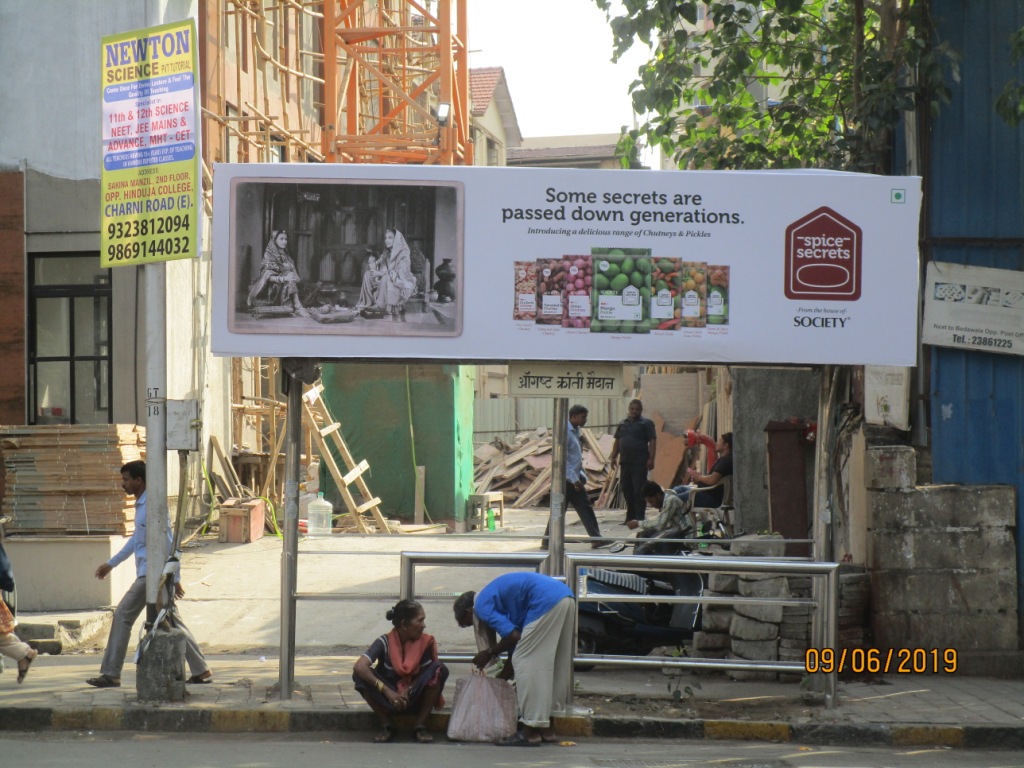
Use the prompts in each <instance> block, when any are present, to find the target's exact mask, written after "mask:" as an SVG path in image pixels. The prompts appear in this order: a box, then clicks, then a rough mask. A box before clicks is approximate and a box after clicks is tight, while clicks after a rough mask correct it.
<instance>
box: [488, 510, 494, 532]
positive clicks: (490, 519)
mask: <svg viewBox="0 0 1024 768" xmlns="http://www.w3.org/2000/svg"><path fill="white" fill-rule="evenodd" d="M487 530H488V531H493V530H494V507H488V508H487Z"/></svg>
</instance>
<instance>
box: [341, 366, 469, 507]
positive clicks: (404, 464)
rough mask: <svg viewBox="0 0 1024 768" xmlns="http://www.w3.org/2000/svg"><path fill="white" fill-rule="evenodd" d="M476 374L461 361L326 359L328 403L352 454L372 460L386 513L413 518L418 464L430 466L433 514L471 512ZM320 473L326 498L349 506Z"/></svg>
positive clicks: (373, 486)
mask: <svg viewBox="0 0 1024 768" xmlns="http://www.w3.org/2000/svg"><path fill="white" fill-rule="evenodd" d="M473 375H474V374H473V369H472V367H470V366H458V365H408V366H406V365H398V364H391V363H330V364H325V365H324V366H323V372H322V377H323V384H324V398H325V400H326V402H327V407H328V408H329V409H330V412H331V414H332V415H333V416H334V418H335V419H337V420H338V422H340V424H341V433H342V435H343V436H344V439H345V442H346V444H347V445H348V448H349V451H350V452H351V453H352V456H353V458H354V459H355V460H356V461H357V462H358V461H361V460H362V459H366V460H367V461H368V462H369V464H370V471H369V473H367V474H366V475H364V478H365V479H366V484H367V486H368V487H369V489H370V491H371V492H372V493H373V494H374V495H375V496H379V497H380V499H381V509H382V511H383V512H384V514H385V516H387V517H393V518H399V519H403V520H412V518H413V509H414V501H415V480H416V475H415V467H416V466H417V465H420V466H425V467H426V495H425V501H426V511H427V514H428V515H429V519H433V520H434V521H440V520H455V519H459V520H461V519H463V518H464V517H465V514H466V499H467V498H468V496H469V494H470V493H472V492H473V490H472V488H473ZM410 425H411V428H410ZM334 458H335V461H337V462H338V464H339V466H341V467H344V463H343V462H342V461H341V459H340V457H339V456H337V455H335V457H334ZM321 480H322V484H321V487H322V488H323V489H324V491H325V493H324V495H325V496H326V498H328V499H329V500H330V501H331V503H333V504H334V505H335V509H337V510H343V509H344V506H343V504H342V501H341V496H340V494H339V493H338V490H337V487H336V485H335V483H334V481H333V479H332V478H330V477H329V476H325V470H322V471H321ZM357 498H358V497H357Z"/></svg>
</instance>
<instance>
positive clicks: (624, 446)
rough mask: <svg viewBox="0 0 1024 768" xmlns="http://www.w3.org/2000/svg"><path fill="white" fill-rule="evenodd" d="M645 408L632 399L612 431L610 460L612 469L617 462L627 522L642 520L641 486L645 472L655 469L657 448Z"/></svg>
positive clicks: (656, 439) (652, 424)
mask: <svg viewBox="0 0 1024 768" xmlns="http://www.w3.org/2000/svg"><path fill="white" fill-rule="evenodd" d="M643 412H644V405H643V403H641V402H640V401H639V400H633V401H631V402H630V404H629V408H628V410H627V411H626V418H625V419H623V420H622V421H621V422H620V423H619V426H618V428H616V430H615V443H614V445H612V453H611V456H610V457H609V458H610V459H611V464H612V466H613V467H614V466H615V462H616V461H618V463H619V483H620V484H621V487H622V496H623V498H625V500H626V520H625V523H627V524H628V523H629V521H630V520H637V521H640V520H643V519H644V517H645V515H646V511H647V510H646V507H647V502H646V501H645V500H644V495H643V487H644V483H646V482H647V473H648V472H650V471H651V470H652V469H654V455H655V450H656V449H657V446H658V438H657V433H656V432H655V431H654V422H653V421H651V420H650V419H646V418H644V416H643Z"/></svg>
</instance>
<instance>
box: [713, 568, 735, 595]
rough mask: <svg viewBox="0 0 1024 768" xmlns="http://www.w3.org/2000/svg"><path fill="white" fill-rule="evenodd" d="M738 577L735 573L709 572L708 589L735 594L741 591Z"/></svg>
mask: <svg viewBox="0 0 1024 768" xmlns="http://www.w3.org/2000/svg"><path fill="white" fill-rule="evenodd" d="M737 582H738V578H737V576H736V574H735V573H711V574H708V589H711V590H714V591H715V592H725V593H728V594H733V595H735V594H736V593H737V592H738V591H739V586H738V584H737Z"/></svg>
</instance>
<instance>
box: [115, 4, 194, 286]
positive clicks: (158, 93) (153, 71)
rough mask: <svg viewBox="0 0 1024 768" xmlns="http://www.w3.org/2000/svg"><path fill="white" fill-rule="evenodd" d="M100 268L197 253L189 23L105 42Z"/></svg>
mask: <svg viewBox="0 0 1024 768" xmlns="http://www.w3.org/2000/svg"><path fill="white" fill-rule="evenodd" d="M101 56H102V83H101V85H102V91H103V92H102V104H103V115H102V120H103V128H102V136H103V153H102V156H103V169H102V171H101V173H100V188H101V192H102V208H101V210H100V266H102V267H116V266H124V265H138V264H146V263H150V262H157V261H169V260H171V259H185V258H189V257H192V256H195V255H196V254H197V253H198V252H199V242H198V239H199V195H200V191H201V188H200V176H199V158H200V156H201V155H200V151H199V119H198V116H197V115H196V105H197V104H198V99H197V98H196V73H197V72H198V71H199V68H198V64H197V61H198V58H197V55H196V25H195V21H194V20H193V19H186V20H185V21H180V22H174V23H171V24H164V25H162V26H159V27H151V28H149V29H142V30H135V31H133V32H125V33H123V34H119V35H111V36H109V37H104V38H103V40H102V47H101Z"/></svg>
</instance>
